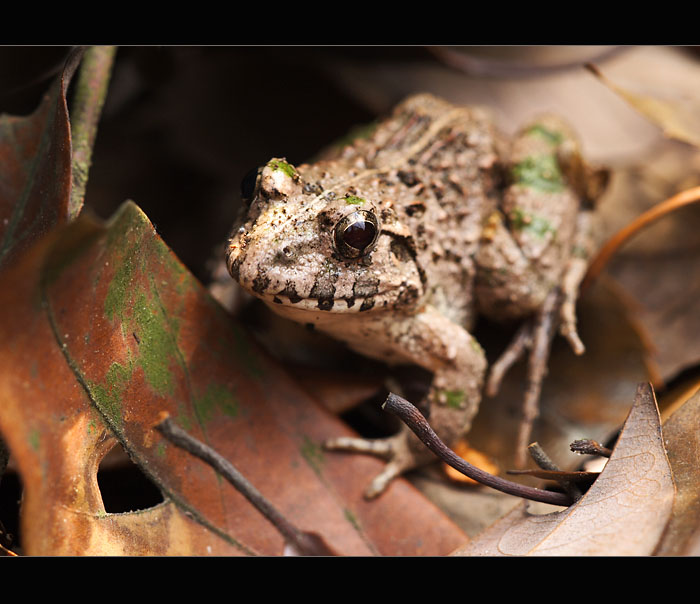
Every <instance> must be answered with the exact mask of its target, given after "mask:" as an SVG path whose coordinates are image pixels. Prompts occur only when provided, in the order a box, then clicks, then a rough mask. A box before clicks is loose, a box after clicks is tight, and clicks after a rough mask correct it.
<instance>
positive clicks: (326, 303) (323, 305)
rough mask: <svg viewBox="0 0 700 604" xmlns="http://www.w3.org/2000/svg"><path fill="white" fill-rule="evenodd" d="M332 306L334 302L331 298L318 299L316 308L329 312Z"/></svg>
mask: <svg viewBox="0 0 700 604" xmlns="http://www.w3.org/2000/svg"><path fill="white" fill-rule="evenodd" d="M334 304H335V300H334V299H333V298H319V299H318V304H317V305H316V306H317V307H318V309H319V310H331V309H332V308H333V306H334Z"/></svg>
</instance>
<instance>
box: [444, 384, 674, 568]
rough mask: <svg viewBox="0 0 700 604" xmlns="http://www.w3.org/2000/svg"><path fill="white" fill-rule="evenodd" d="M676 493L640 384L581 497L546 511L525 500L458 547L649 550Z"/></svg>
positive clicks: (612, 552) (476, 550) (655, 416)
mask: <svg viewBox="0 0 700 604" xmlns="http://www.w3.org/2000/svg"><path fill="white" fill-rule="evenodd" d="M674 494H675V487H674V483H673V478H672V474H671V468H670V466H669V462H668V459H667V457H666V451H665V449H664V443H663V438H662V434H661V424H660V420H659V412H658V409H657V407H656V400H655V397H654V391H653V389H652V387H651V385H649V384H640V385H639V386H638V388H637V395H636V398H635V401H634V405H633V406H632V410H631V411H630V413H629V416H628V418H627V421H626V422H625V426H624V428H623V430H622V433H621V434H620V438H619V440H618V443H617V445H616V447H615V449H614V451H613V454H612V456H611V458H610V460H609V461H608V463H607V464H606V466H605V469H604V470H603V472H602V473H601V475H600V476H599V477H598V479H597V480H596V482H595V483H594V484H593V486H592V487H591V488H590V489H589V490H588V492H587V493H586V494H585V495H584V496H583V497H582V498H581V499H580V500H579V501H578V502H577V503H575V504H574V505H572V506H571V507H569V508H567V509H566V510H564V511H560V512H553V513H550V514H543V515H533V514H530V513H528V511H527V509H526V505H525V504H523V505H520V506H518V507H517V508H516V509H515V510H514V511H512V512H511V513H509V514H508V515H507V516H505V517H504V518H503V519H502V520H500V521H499V522H497V523H496V524H495V525H494V526H493V527H491V528H489V529H487V530H486V531H484V532H483V533H482V534H481V535H480V536H478V537H477V538H476V539H474V540H473V541H472V542H471V543H470V544H469V545H468V546H466V547H463V548H460V549H459V550H457V551H456V552H455V554H456V555H460V556H478V555H499V556H525V555H540V556H543V555H549V556H582V555H589V556H629V555H649V554H651V553H653V551H654V548H655V547H656V545H657V543H658V542H659V539H660V537H661V534H662V532H663V530H664V527H665V526H666V523H667V522H668V519H669V516H670V514H671V508H672V506H673V498H674ZM640 527H644V529H643V530H640Z"/></svg>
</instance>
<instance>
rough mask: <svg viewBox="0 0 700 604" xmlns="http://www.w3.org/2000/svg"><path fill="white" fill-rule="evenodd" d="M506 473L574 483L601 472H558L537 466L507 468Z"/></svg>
mask: <svg viewBox="0 0 700 604" xmlns="http://www.w3.org/2000/svg"><path fill="white" fill-rule="evenodd" d="M506 473H507V474H512V475H514V476H533V477H534V478H543V479H544V480H553V481H554V482H557V483H559V482H560V481H562V480H570V481H572V482H574V483H578V482H591V481H593V480H595V479H596V478H598V476H600V472H565V471H558V472H557V471H555V470H540V469H537V468H535V469H527V470H506Z"/></svg>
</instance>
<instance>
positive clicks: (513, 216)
mask: <svg viewBox="0 0 700 604" xmlns="http://www.w3.org/2000/svg"><path fill="white" fill-rule="evenodd" d="M508 217H509V218H510V223H511V226H512V228H513V229H514V230H516V231H522V230H527V231H529V232H531V233H533V234H534V235H536V236H537V237H539V238H543V237H544V236H545V235H546V234H547V233H552V234H556V232H557V231H556V229H555V228H554V227H553V226H552V225H551V223H550V222H549V220H547V219H546V218H542V216H538V215H537V214H531V213H528V212H525V211H524V210H522V209H520V208H515V209H513V210H512V211H511V212H510V214H509V215H508Z"/></svg>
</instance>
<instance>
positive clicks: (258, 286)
mask: <svg viewBox="0 0 700 604" xmlns="http://www.w3.org/2000/svg"><path fill="white" fill-rule="evenodd" d="M269 286H270V278H269V277H267V275H265V272H264V271H260V272H259V273H258V276H257V277H255V279H253V291H254V292H255V293H256V294H262V293H264V292H266V291H267V288H268V287H269Z"/></svg>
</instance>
